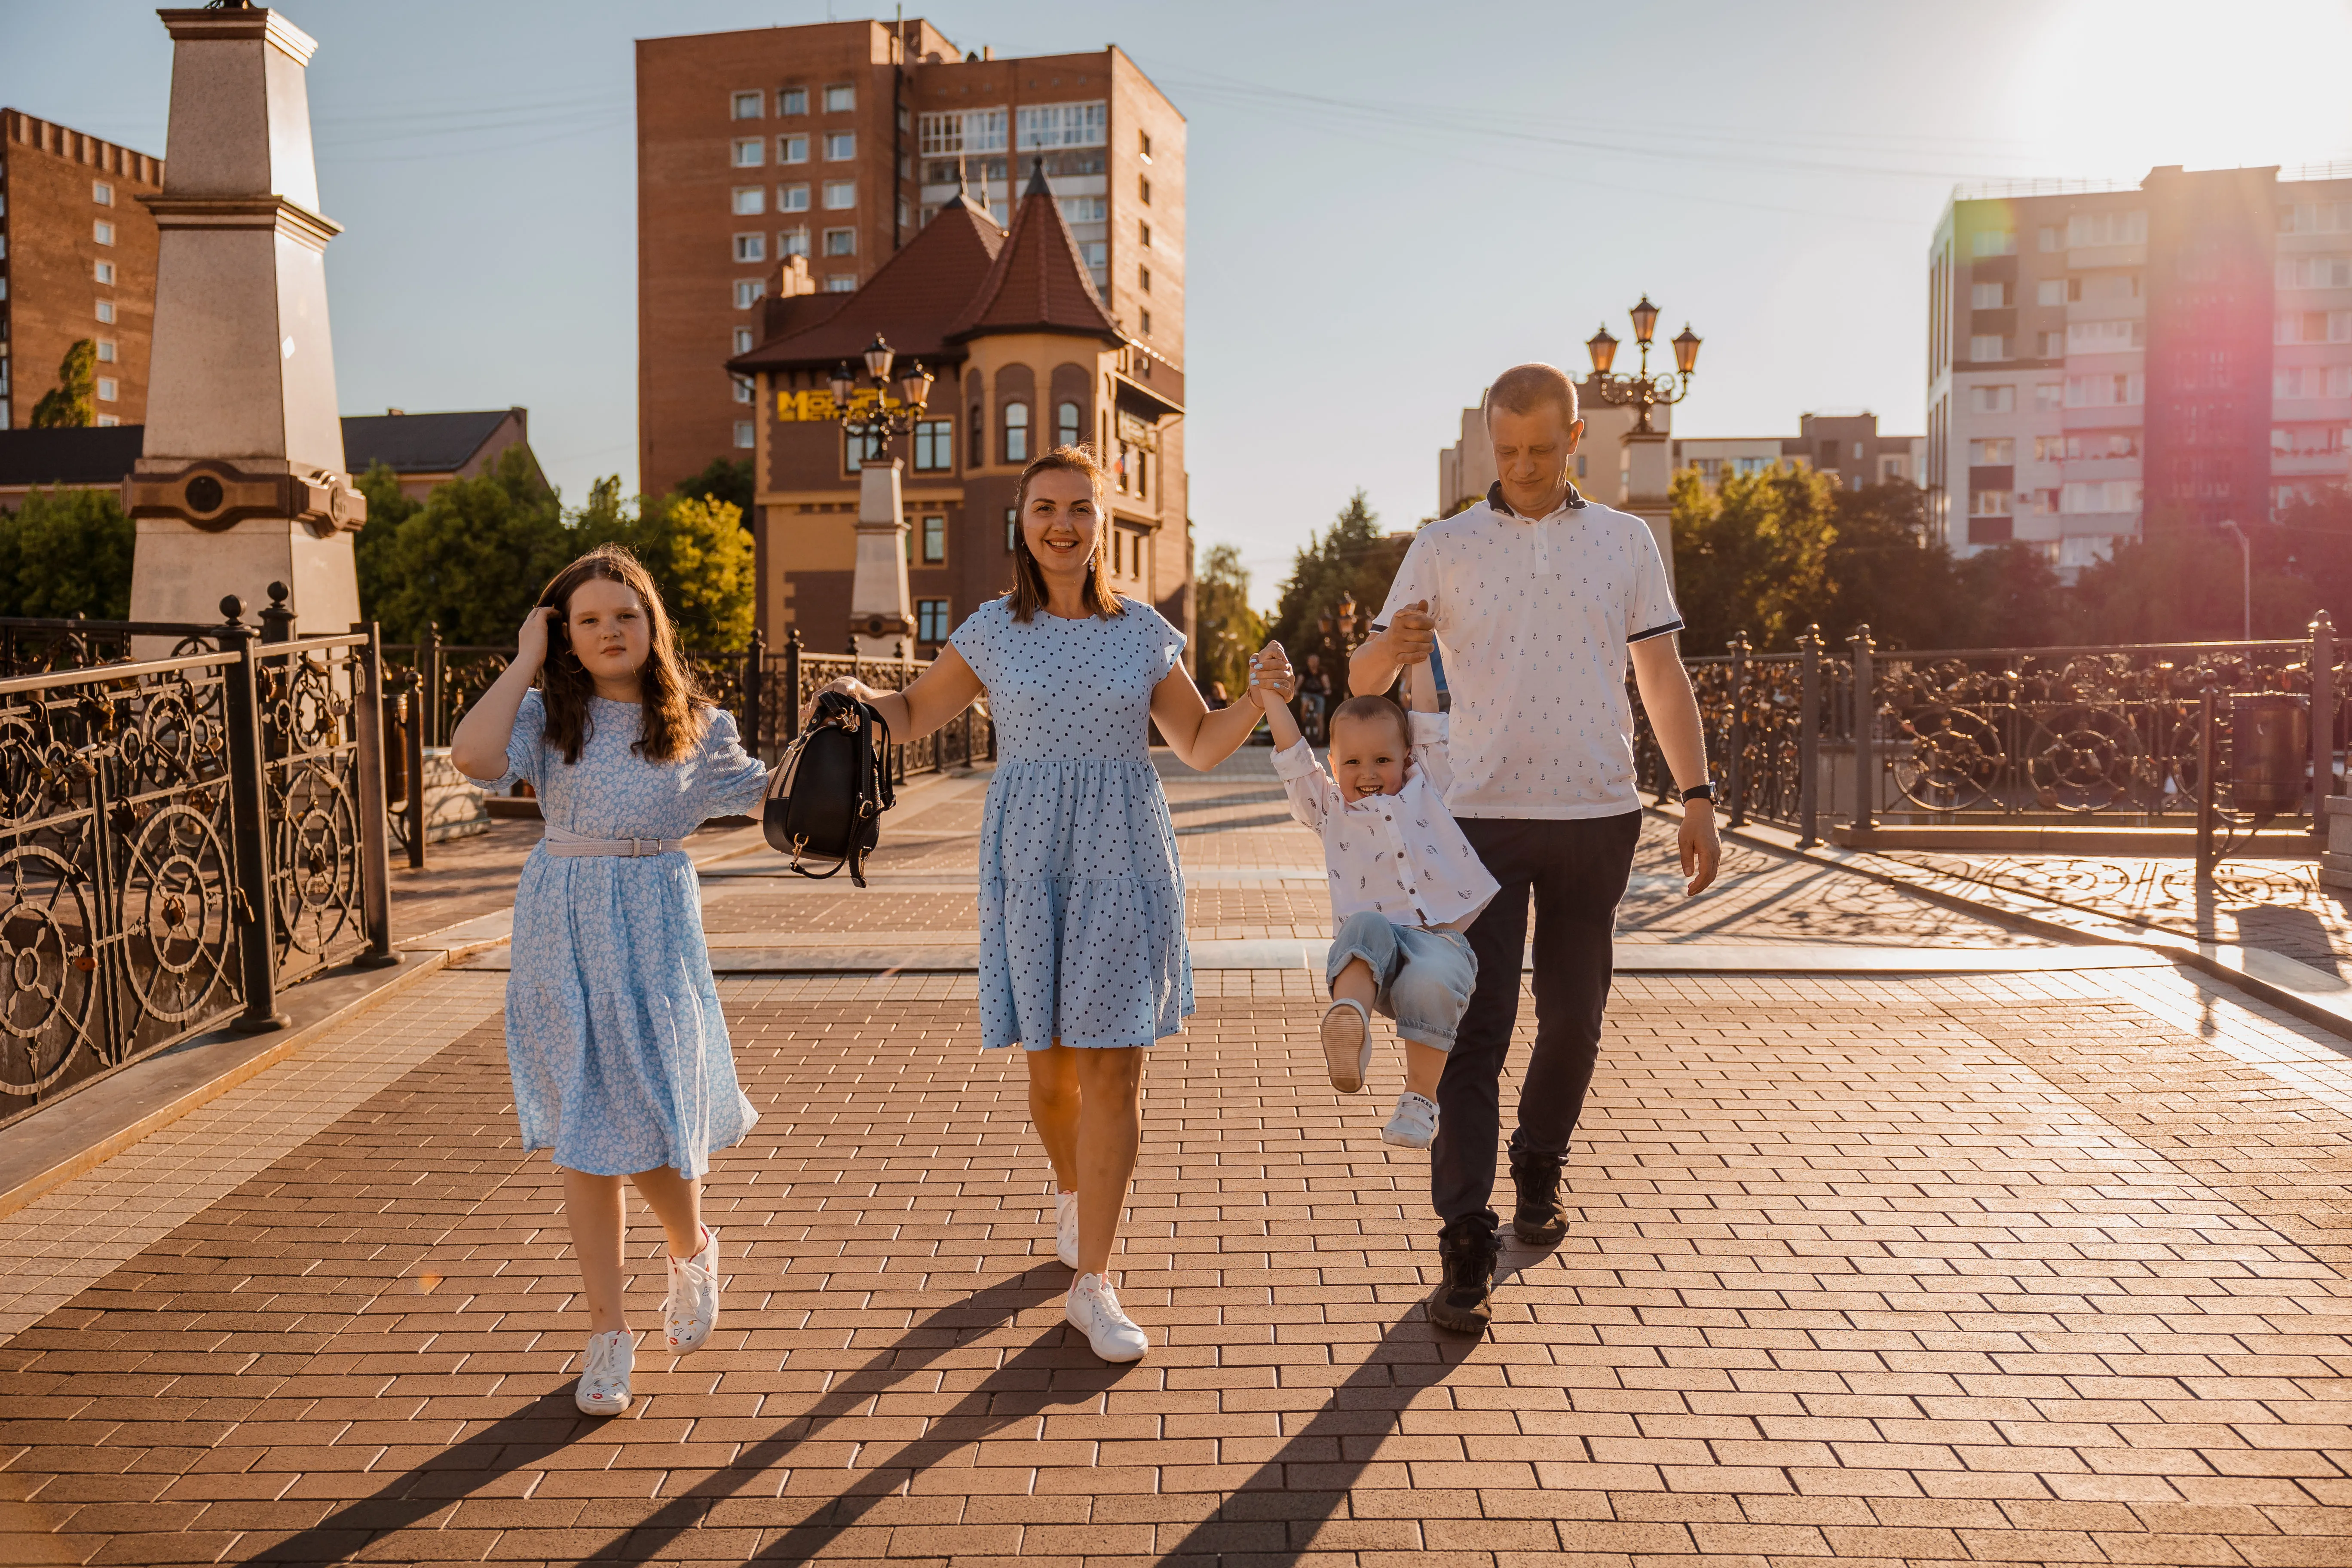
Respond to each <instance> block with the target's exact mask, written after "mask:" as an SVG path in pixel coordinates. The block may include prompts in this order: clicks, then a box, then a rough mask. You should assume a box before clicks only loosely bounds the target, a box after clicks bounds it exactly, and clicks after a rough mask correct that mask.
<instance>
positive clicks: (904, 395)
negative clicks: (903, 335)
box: [826, 332, 932, 457]
mask: <svg viewBox="0 0 2352 1568" xmlns="http://www.w3.org/2000/svg"><path fill="white" fill-rule="evenodd" d="M861 357H862V358H863V359H864V360H865V361H866V384H869V385H871V386H872V387H873V389H874V401H873V402H872V403H870V404H868V405H866V406H865V407H864V408H853V407H852V406H851V405H850V400H851V399H852V398H854V397H856V395H857V391H858V375H857V367H856V366H855V365H853V364H851V363H850V362H849V361H847V360H843V361H842V362H841V363H839V364H837V365H835V366H834V367H833V374H832V375H831V376H829V377H827V378H826V381H827V384H828V385H829V386H830V388H831V389H832V392H833V407H834V417H835V419H837V420H839V421H840V422H841V427H842V429H844V430H845V431H846V432H847V433H848V434H849V435H851V436H853V437H861V438H862V439H863V440H864V441H865V444H866V452H867V453H868V454H869V455H872V456H876V457H879V456H880V455H881V451H882V444H883V443H884V442H886V441H887V440H889V439H890V437H893V436H904V435H905V434H906V433H907V432H908V431H909V430H912V429H913V428H914V427H915V422H916V421H917V420H919V419H920V418H921V417H922V416H923V405H925V404H927V403H929V401H930V398H931V381H932V376H931V373H930V372H929V371H928V370H925V369H924V368H923V362H922V361H920V360H908V362H907V363H905V364H904V365H900V366H898V374H897V375H896V376H893V375H892V374H890V373H891V368H892V367H893V366H894V365H897V364H898V351H897V350H895V349H893V348H892V347H891V346H890V345H889V344H888V343H887V342H885V341H883V337H882V334H881V333H879V332H877V333H875V334H874V341H873V342H870V343H868V344H866V353H864V354H863V355H862V356H861ZM893 398H895V399H896V401H895V402H893V401H892V399H893Z"/></svg>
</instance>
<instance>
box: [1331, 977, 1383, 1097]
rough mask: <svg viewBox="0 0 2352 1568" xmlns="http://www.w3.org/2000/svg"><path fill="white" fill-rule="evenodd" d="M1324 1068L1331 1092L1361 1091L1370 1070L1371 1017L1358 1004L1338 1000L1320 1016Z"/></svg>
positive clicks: (1360, 1004)
mask: <svg viewBox="0 0 2352 1568" xmlns="http://www.w3.org/2000/svg"><path fill="white" fill-rule="evenodd" d="M1323 1065H1324V1066H1325V1067H1327V1068H1329V1069H1330V1071H1331V1087H1332V1088H1333V1089H1338V1090H1339V1092H1340V1093H1341V1094H1358V1093H1360V1092H1362V1090H1363V1087H1364V1075H1365V1074H1367V1073H1369V1072H1370V1071H1371V1070H1372V1016H1371V1015H1370V1013H1367V1012H1365V1011H1364V1005H1363V1004H1362V1003H1361V1002H1356V1001H1351V1000H1349V999H1348V998H1346V997H1341V998H1340V999H1339V1001H1337V1002H1334V1003H1332V1004H1331V1006H1330V1010H1329V1011H1328V1012H1327V1013H1325V1014H1324V1015H1323Z"/></svg>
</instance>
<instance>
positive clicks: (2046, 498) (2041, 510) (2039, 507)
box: [2033, 489, 2058, 517]
mask: <svg viewBox="0 0 2352 1568" xmlns="http://www.w3.org/2000/svg"><path fill="white" fill-rule="evenodd" d="M2057 510H2058V492H2057V491H2056V490H2051V489H2041V490H2035V491H2034V492H2033V514H2034V515H2035V516H2036V517H2049V516H2052V515H2053V514H2054V513H2055V512H2056V511H2057Z"/></svg>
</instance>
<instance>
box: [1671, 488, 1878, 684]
mask: <svg viewBox="0 0 2352 1568" xmlns="http://www.w3.org/2000/svg"><path fill="white" fill-rule="evenodd" d="M1673 498H1674V511H1673V514H1672V521H1673V528H1674V542H1675V602H1676V604H1677V605H1678V606H1679V607H1680V608H1681V610H1682V614H1683V624H1684V626H1685V631H1684V633H1683V642H1684V645H1685V647H1689V648H1691V649H1692V650H1693V651H1696V652H1706V653H1716V652H1719V651H1721V650H1722V648H1723V647H1724V645H1725V644H1726V643H1727V642H1728V641H1729V640H1730V638H1731V637H1732V636H1733V635H1734V634H1735V633H1738V632H1740V631H1743V630H1744V631H1746V632H1747V633H1748V637H1749V639H1750V640H1751V641H1752V642H1754V643H1755V644H1756V645H1757V646H1758V647H1776V648H1777V647H1790V646H1791V645H1793V644H1794V643H1795V641H1796V639H1797V637H1798V636H1799V635H1800V634H1801V633H1802V632H1803V631H1804V629H1805V627H1806V626H1807V625H1808V624H1809V623H1810V622H1811V621H1812V620H1814V619H1815V618H1816V617H1817V616H1819V615H1820V613H1821V606H1822V605H1823V604H1824V603H1826V602H1827V600H1828V598H1829V595H1830V573H1829V559H1830V549H1831V545H1832V543H1833V542H1834V541H1835V539H1836V532H1837V529H1836V522H1835V518H1836V511H1837V490H1836V487H1835V486H1834V485H1833V484H1832V482H1831V481H1830V479H1828V478H1827V476H1825V475H1822V474H1818V473H1815V472H1813V471H1812V470H1811V469H1809V468H1784V467H1782V466H1781V465H1780V464H1778V463H1775V464H1774V465H1772V467H1770V468H1767V469H1766V470H1764V472H1762V473H1760V474H1733V475H1727V476H1726V477H1725V479H1724V480H1723V483H1722V486H1721V488H1719V489H1716V490H1714V491H1712V492H1710V491H1709V490H1708V489H1706V486H1704V485H1702V484H1701V483H1700V482H1699V477H1698V472H1697V470H1696V469H1695V468H1685V469H1684V470H1683V471H1682V472H1681V473H1679V474H1677V475H1676V476H1675V482H1674V490H1673Z"/></svg>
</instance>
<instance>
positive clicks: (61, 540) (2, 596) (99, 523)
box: [0, 489, 133, 621]
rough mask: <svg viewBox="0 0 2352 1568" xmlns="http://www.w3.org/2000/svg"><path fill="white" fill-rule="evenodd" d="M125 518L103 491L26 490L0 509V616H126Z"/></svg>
mask: <svg viewBox="0 0 2352 1568" xmlns="http://www.w3.org/2000/svg"><path fill="white" fill-rule="evenodd" d="M132 537H133V535H132V530H131V520H130V519H129V518H128V517H126V516H124V515H123V511H122V505H121V501H120V500H117V499H116V497H115V495H114V492H113V491H111V490H90V489H53V490H34V491H32V492H31V493H30V494H28V495H26V497H25V500H24V504H23V505H21V506H19V507H18V508H17V509H16V510H15V511H13V512H11V511H0V615H6V616H89V617H90V618H91V619H92V620H101V621H119V620H121V619H123V618H125V617H126V616H129V615H130V614H131V543H132Z"/></svg>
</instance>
